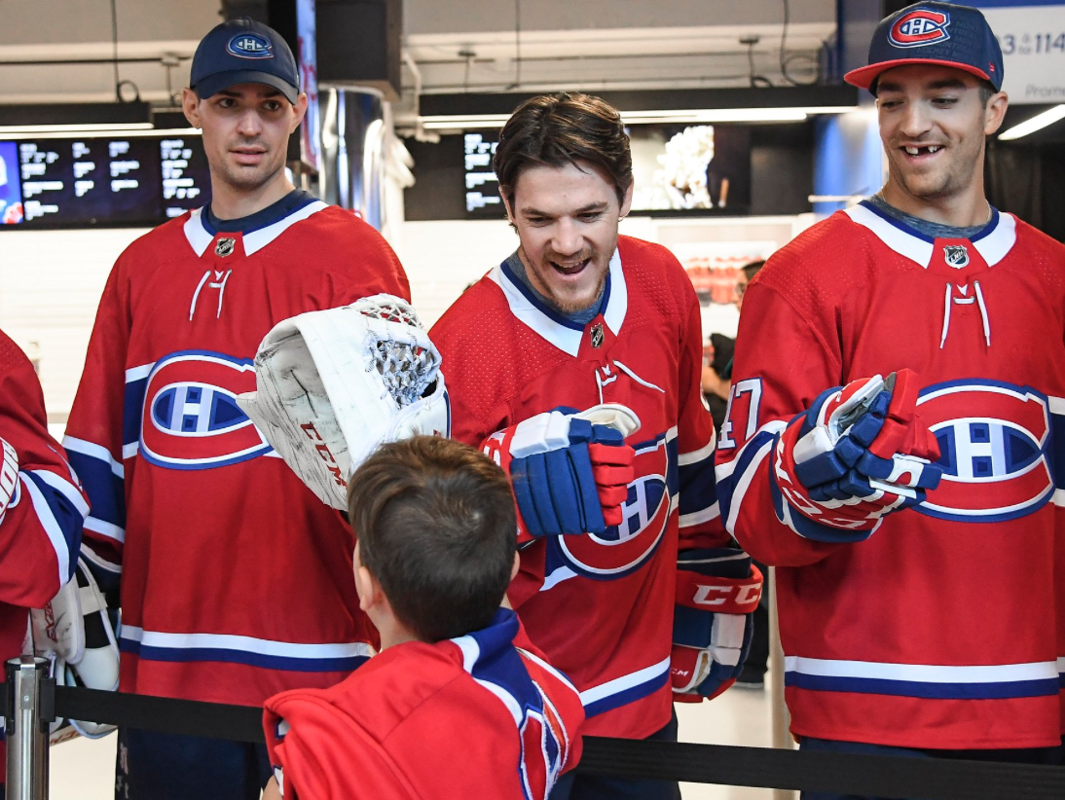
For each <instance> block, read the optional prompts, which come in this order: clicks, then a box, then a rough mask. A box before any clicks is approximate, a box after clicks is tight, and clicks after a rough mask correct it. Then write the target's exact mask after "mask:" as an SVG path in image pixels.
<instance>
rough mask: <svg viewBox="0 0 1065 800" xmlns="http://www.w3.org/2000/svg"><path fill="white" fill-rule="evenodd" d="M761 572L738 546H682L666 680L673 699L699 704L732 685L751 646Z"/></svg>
mask: <svg viewBox="0 0 1065 800" xmlns="http://www.w3.org/2000/svg"><path fill="white" fill-rule="evenodd" d="M761 596H762V573H761V572H760V571H759V569H758V567H756V566H755V565H754V564H752V563H751V558H750V556H748V555H747V554H746V553H744V552H743V551H742V550H735V549H732V548H727V547H715V548H709V549H700V550H687V551H685V552H682V553H681V554H680V555H679V556H678V560H677V594H676V602H677V606H676V609H675V610H674V612H673V654H672V657H671V659H670V680H671V682H672V684H673V699H674V700H678V701H680V702H686V703H698V702H700V701H701V700H702V699H703V698H704V697H706V698H713V697H716V696H717V695H719V694H721V693H722V692H723V691H725V690H726V689H727V688H728V687H729V686H731V685H732V684H733V683H734V682H735V680H736V678H737V677H738V676H739V674H740V671H741V670H742V669H743V662H744V661H745V660H746V658H747V653H748V651H749V650H750V649H751V637H752V636H753V635H754V610H755V609H756V608H757V607H758V601H759V599H760V598H761Z"/></svg>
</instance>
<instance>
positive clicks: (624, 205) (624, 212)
mask: <svg viewBox="0 0 1065 800" xmlns="http://www.w3.org/2000/svg"><path fill="white" fill-rule="evenodd" d="M633 183H634V182H633V181H630V182H629V188H628V189H626V190H625V196H624V197H623V198H622V199H621V214H620V216H621V217H626V216H628V214H629V209H631V208H632V187H633Z"/></svg>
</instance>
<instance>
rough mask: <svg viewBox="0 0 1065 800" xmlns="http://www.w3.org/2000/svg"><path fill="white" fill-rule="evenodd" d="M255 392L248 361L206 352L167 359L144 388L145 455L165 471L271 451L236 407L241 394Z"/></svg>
mask: <svg viewBox="0 0 1065 800" xmlns="http://www.w3.org/2000/svg"><path fill="white" fill-rule="evenodd" d="M254 389H255V371H254V366H253V364H252V362H251V361H250V360H248V359H238V358H233V357H231V356H227V355H224V354H222V353H212V352H202V351H185V352H179V353H171V354H170V355H168V356H164V357H163V358H161V359H159V360H158V361H157V362H156V363H155V366H154V367H153V368H152V371H151V373H150V374H149V375H148V381H147V385H146V387H145V394H144V407H143V411H142V414H141V430H140V451H141V453H142V454H143V456H144V458H145V459H147V460H148V461H149V462H150V463H152V464H156V465H157V466H161V467H168V468H170V469H211V468H212V467H222V466H225V465H227V464H235V463H237V462H240V461H247V460H248V459H251V458H256V457H257V456H261V455H263V454H265V453H268V452H270V449H271V448H270V445H269V444H268V443H267V441H266V439H265V438H263V435H262V434H261V433H259V430H258V429H257V428H256V427H255V425H253V424H252V421H251V420H250V419H248V417H247V416H245V414H244V412H243V411H241V410H240V408H239V407H238V406H237V400H236V398H237V395H238V394H240V393H241V392H248V391H252V390H254Z"/></svg>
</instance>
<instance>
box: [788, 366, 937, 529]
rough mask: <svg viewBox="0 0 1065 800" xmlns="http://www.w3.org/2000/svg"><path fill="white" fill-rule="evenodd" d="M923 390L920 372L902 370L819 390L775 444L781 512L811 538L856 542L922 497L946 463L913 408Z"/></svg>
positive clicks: (790, 523) (792, 526)
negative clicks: (883, 520) (920, 384)
mask: <svg viewBox="0 0 1065 800" xmlns="http://www.w3.org/2000/svg"><path fill="white" fill-rule="evenodd" d="M918 389H919V386H918V381H917V375H916V374H915V373H914V372H912V371H911V370H901V371H900V372H898V373H897V374H896V373H892V374H891V375H889V376H888V377H887V379H886V380H885V379H882V378H881V377H880V376H879V375H878V376H875V377H873V378H868V379H863V380H857V381H852V382H851V383H849V384H847V385H846V386H844V387H836V388H834V389H828V390H826V391H824V392H822V393H821V394H820V395H819V396H818V397H817V399H816V400H814V402H813V404H811V406H810V408H809V409H808V410H807V411H806V412H805V413H804V414H800V415H799V416H797V417H796V418H795V419H794V420H792V421H791V423H790V424H789V425H788V427H787V429H785V431H784V433H783V434H782V435H781V437H780V440H779V442H778V443H777V449H776V454H775V457H774V463H773V471H772V475H773V479H774V489H775V490H776V491H775V492H774V502H775V503H776V511H777V516H778V517H779V518H780V519H781V520H782V521H784V522H786V523H787V524H788V525H789V526H790V527H791V528H792V529H793V530H795V531H796V532H797V533H799V534H800V535H802V536H805V537H807V538H810V539H816V540H819V541H826V542H856V541H862V540H863V539H867V538H868V537H869V536H870V535H871V534H872V532H873V531H874V530H875V529H876V528H877V526H878V525H879V524H880V521H881V519H882V518H883V517H884V516H886V515H887V514H889V513H891V512H893V511H897V510H899V509H902V508H908V507H910V506H913V505H916V504H918V503H920V502H922V501H923V500H924V498H925V493H926V491H927V490H928V489H934V488H935V487H936V486H937V485H938V484H939V479H940V477H941V476H942V474H943V470H942V467H940V466H939V465H938V464H935V463H932V462H933V461H934V460H935V459H938V458H939V447H938V445H937V444H936V440H935V436H934V435H933V434H932V433H931V431H929V430H928V428H927V426H925V425H924V424H923V423H922V422H921V420H920V417H919V416H918V415H917V413H916V404H917V392H918ZM793 512H797V513H793Z"/></svg>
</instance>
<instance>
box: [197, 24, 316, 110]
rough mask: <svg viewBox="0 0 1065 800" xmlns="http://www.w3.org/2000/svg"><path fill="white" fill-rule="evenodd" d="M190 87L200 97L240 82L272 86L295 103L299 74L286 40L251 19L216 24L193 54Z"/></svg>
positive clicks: (208, 95)
mask: <svg viewBox="0 0 1065 800" xmlns="http://www.w3.org/2000/svg"><path fill="white" fill-rule="evenodd" d="M190 83H191V85H192V89H193V90H194V91H195V92H196V96H197V97H199V98H200V99H201V100H202V99H206V98H208V97H210V96H211V95H213V94H217V93H218V92H220V91H222V90H223V89H228V88H229V87H230V86H237V85H238V84H241V83H262V84H265V85H267V86H272V87H273V88H275V89H277V90H278V91H279V92H281V94H283V95H284V96H285V99H286V100H288V101H289V102H290V103H295V102H296V99H297V98H298V97H299V93H300V73H299V69H298V68H297V67H296V59H295V58H294V57H293V56H292V51H291V50H290V49H289V47H288V45H287V44H285V40H284V39H282V38H281V36H280V34H278V32H277V31H275V30H274V29H273V28H270V27H268V26H266V25H263V24H262V23H261V22H255V21H254V20H250V19H232V20H229V21H228V22H223V23H222V24H221V25H216V26H215V27H214V28H213V29H212V30H211V32H210V33H208V34H207V35H206V36H204V37H203V39H202V40H201V41H200V45H199V47H197V48H196V55H194V56H193V57H192V75H191V78H190Z"/></svg>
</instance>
